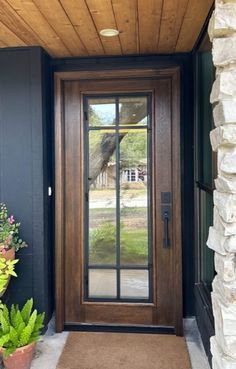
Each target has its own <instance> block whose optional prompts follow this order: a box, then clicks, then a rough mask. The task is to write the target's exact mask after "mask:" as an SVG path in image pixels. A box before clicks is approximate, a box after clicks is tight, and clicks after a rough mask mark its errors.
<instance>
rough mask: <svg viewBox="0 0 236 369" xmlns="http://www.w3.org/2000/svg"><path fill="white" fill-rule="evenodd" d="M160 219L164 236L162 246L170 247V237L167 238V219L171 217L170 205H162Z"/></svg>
mask: <svg viewBox="0 0 236 369" xmlns="http://www.w3.org/2000/svg"><path fill="white" fill-rule="evenodd" d="M161 212H162V220H163V222H164V238H163V247H164V248H167V247H170V238H169V221H170V218H171V207H170V205H166V206H162V210H161Z"/></svg>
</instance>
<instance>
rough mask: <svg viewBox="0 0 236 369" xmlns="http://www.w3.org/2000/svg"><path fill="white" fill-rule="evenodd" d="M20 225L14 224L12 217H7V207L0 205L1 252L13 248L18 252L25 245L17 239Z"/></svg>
mask: <svg viewBox="0 0 236 369" xmlns="http://www.w3.org/2000/svg"><path fill="white" fill-rule="evenodd" d="M19 228H20V223H16V222H15V219H14V217H13V215H11V216H9V215H8V211H7V207H6V205H5V204H4V203H0V250H1V251H2V252H4V251H7V250H9V249H12V248H14V249H15V250H16V251H18V250H19V249H20V248H22V247H26V246H27V244H26V243H25V242H24V241H22V239H21V238H20V237H19Z"/></svg>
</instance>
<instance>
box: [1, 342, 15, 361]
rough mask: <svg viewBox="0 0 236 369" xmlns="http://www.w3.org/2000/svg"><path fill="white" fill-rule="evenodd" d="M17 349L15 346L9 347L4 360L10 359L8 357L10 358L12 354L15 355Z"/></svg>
mask: <svg viewBox="0 0 236 369" xmlns="http://www.w3.org/2000/svg"><path fill="white" fill-rule="evenodd" d="M16 349H17V348H16V347H15V346H14V345H13V346H10V347H8V348H7V349H5V350H4V352H3V357H4V359H6V358H8V356H10V355H11V354H13V352H15V351H16Z"/></svg>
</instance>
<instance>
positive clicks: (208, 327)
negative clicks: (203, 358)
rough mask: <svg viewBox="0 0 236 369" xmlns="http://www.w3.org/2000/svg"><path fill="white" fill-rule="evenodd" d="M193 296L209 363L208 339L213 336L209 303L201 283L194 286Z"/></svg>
mask: <svg viewBox="0 0 236 369" xmlns="http://www.w3.org/2000/svg"><path fill="white" fill-rule="evenodd" d="M194 294H195V309H196V319H197V324H198V328H199V331H200V333H201V337H202V341H203V345H204V348H205V351H206V354H207V357H208V360H209V362H210V363H211V358H212V356H211V352H210V340H209V337H212V336H214V334H215V330H214V318H213V312H212V307H211V302H210V300H209V297H208V296H207V294H206V292H205V288H204V286H203V285H202V284H201V283H198V284H196V285H195V289H194Z"/></svg>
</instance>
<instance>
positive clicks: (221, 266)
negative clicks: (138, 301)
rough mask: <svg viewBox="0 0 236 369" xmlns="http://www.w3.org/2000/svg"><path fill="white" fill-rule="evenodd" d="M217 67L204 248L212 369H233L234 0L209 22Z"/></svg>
mask: <svg viewBox="0 0 236 369" xmlns="http://www.w3.org/2000/svg"><path fill="white" fill-rule="evenodd" d="M209 35H210V38H211V41H212V43H213V63H214V65H215V67H216V80H215V82H214V85H213V88H212V93H211V103H212V104H213V116H214V122H215V126H216V128H215V129H214V130H213V131H212V132H211V134H210V136H211V144H212V148H213V150H214V151H216V152H217V158H218V160H217V162H218V177H217V179H216V180H215V184H216V190H215V192H214V225H213V227H211V228H210V230H209V238H208V242H207V244H208V246H209V247H210V248H211V249H213V250H214V251H215V269H216V272H217V275H216V277H215V279H214V281H213V292H212V305H213V313H214V318H215V336H214V337H212V338H211V352H212V355H213V368H214V369H236V0H216V1H215V11H214V13H213V15H212V18H211V20H210V23H209Z"/></svg>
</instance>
